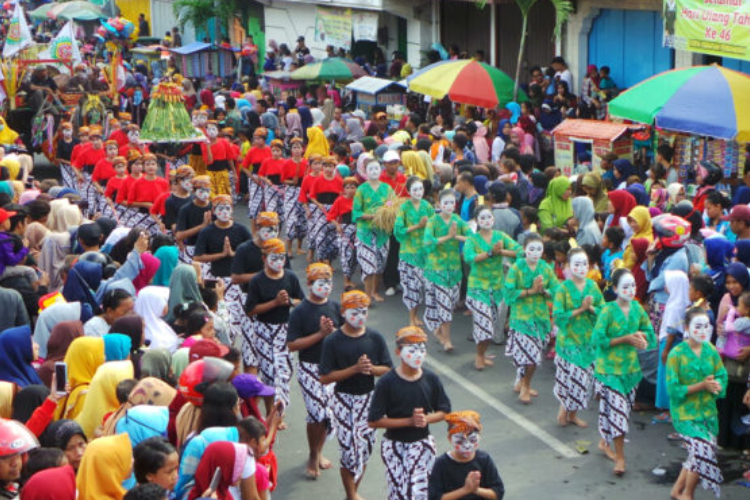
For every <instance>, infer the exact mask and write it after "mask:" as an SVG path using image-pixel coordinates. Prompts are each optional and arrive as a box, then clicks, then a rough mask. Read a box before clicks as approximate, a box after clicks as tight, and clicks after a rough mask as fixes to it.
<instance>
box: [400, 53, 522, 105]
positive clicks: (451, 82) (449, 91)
mask: <svg viewBox="0 0 750 500" xmlns="http://www.w3.org/2000/svg"><path fill="white" fill-rule="evenodd" d="M406 81H407V82H408V84H409V90H411V91H412V92H419V93H420V94H425V95H428V96H431V97H435V98H437V99H442V98H443V97H445V96H446V95H447V96H448V98H449V99H450V100H451V101H453V102H459V103H462V104H471V105H474V106H479V107H482V108H494V107H497V106H503V105H505V104H507V103H509V102H511V101H513V87H514V82H513V79H512V78H511V77H509V76H508V75H506V74H505V73H503V72H502V71H500V70H499V69H497V68H495V67H494V66H490V65H489V64H485V63H481V62H477V61H475V60H473V59H460V60H458V61H440V62H436V63H434V64H430V65H429V66H427V67H426V68H424V69H422V70H420V71H417V72H416V73H414V74H413V75H411V76H410V77H409V78H407V80H406ZM526 100H528V98H527V97H526V94H525V93H524V92H523V91H520V90H519V92H518V101H519V102H520V101H526Z"/></svg>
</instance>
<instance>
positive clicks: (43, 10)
mask: <svg viewBox="0 0 750 500" xmlns="http://www.w3.org/2000/svg"><path fill="white" fill-rule="evenodd" d="M56 6H57V4H56V3H45V4H44V5H42V6H41V7H37V8H36V9H34V10H32V11H31V12H29V16H30V17H31V19H37V20H40V21H44V20H46V19H49V17H47V12H49V11H50V9H51V8H52V7H56Z"/></svg>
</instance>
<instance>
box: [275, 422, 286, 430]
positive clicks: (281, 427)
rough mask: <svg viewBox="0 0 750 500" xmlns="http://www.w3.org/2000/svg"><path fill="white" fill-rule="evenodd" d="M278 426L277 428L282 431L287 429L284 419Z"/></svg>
mask: <svg viewBox="0 0 750 500" xmlns="http://www.w3.org/2000/svg"><path fill="white" fill-rule="evenodd" d="M276 428H277V429H278V430H280V431H285V430H286V422H284V421H283V420H282V421H281V422H279V425H278V426H277V427H276Z"/></svg>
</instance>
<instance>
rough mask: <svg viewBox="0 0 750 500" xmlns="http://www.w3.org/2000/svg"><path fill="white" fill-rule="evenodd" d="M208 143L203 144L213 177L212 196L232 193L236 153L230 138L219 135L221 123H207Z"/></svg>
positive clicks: (206, 160) (207, 164)
mask: <svg viewBox="0 0 750 500" xmlns="http://www.w3.org/2000/svg"><path fill="white" fill-rule="evenodd" d="M206 137H208V143H203V144H201V150H202V152H203V161H205V163H206V170H207V171H208V176H209V177H210V178H211V196H216V195H219V194H227V195H229V194H232V189H231V184H230V182H229V172H232V171H234V168H235V166H234V153H233V152H232V145H231V144H230V143H229V141H228V140H226V139H224V138H223V137H219V123H218V122H217V121H215V120H209V121H208V124H207V125H206Z"/></svg>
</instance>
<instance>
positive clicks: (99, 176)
mask: <svg viewBox="0 0 750 500" xmlns="http://www.w3.org/2000/svg"><path fill="white" fill-rule="evenodd" d="M115 175H117V172H115V168H114V167H113V166H112V162H111V161H109V160H108V159H107V157H106V156H105V157H104V158H102V159H101V160H99V161H98V162H96V165H94V173H93V174H91V180H92V181H94V182H99V181H108V180H110V179H111V178H112V177H114V176H115Z"/></svg>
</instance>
